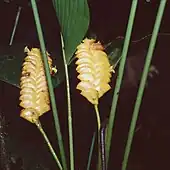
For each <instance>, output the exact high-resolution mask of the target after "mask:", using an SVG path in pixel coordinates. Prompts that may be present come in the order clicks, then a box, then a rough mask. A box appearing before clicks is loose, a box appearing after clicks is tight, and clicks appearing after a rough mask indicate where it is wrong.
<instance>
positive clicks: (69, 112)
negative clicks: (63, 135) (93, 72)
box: [60, 33, 74, 170]
mask: <svg viewBox="0 0 170 170" xmlns="http://www.w3.org/2000/svg"><path fill="white" fill-rule="evenodd" d="M60 35H61V45H62V52H63V61H64V67H65V75H66V85H67V106H68V127H69V145H70V146H69V148H70V169H71V170H74V152H73V150H74V148H73V127H72V114H71V97H70V85H69V75H68V68H67V62H66V56H65V51H64V40H63V36H62V34H61V33H60Z"/></svg>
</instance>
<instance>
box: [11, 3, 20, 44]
mask: <svg viewBox="0 0 170 170" xmlns="http://www.w3.org/2000/svg"><path fill="white" fill-rule="evenodd" d="M21 9H22V7H20V6H19V7H18V11H17V15H16V18H15V23H14V27H13V30H12V35H11V38H10V42H9V45H12V43H13V40H14V36H15V32H16V28H17V25H18V22H19V16H20V14H21Z"/></svg>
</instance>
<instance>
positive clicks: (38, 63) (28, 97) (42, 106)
mask: <svg viewBox="0 0 170 170" xmlns="http://www.w3.org/2000/svg"><path fill="white" fill-rule="evenodd" d="M25 52H26V53H27V56H26V58H25V61H24V63H23V67H22V75H21V80H20V87H21V91H20V95H21V96H20V98H19V99H20V100H21V102H20V106H21V107H23V108H24V109H23V110H22V111H21V114H20V116H21V117H23V118H24V119H26V120H28V121H29V122H31V123H35V121H36V120H37V119H38V118H39V116H41V115H43V114H44V113H45V112H47V111H49V110H50V99H49V91H48V86H47V81H46V77H45V71H44V65H43V61H42V57H41V52H40V50H39V49H38V48H32V49H31V51H30V50H29V49H28V48H27V47H25ZM47 56H48V63H49V67H50V73H52V71H53V68H52V59H51V58H50V57H49V54H48V53H47Z"/></svg>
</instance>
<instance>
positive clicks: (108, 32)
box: [0, 0, 170, 170]
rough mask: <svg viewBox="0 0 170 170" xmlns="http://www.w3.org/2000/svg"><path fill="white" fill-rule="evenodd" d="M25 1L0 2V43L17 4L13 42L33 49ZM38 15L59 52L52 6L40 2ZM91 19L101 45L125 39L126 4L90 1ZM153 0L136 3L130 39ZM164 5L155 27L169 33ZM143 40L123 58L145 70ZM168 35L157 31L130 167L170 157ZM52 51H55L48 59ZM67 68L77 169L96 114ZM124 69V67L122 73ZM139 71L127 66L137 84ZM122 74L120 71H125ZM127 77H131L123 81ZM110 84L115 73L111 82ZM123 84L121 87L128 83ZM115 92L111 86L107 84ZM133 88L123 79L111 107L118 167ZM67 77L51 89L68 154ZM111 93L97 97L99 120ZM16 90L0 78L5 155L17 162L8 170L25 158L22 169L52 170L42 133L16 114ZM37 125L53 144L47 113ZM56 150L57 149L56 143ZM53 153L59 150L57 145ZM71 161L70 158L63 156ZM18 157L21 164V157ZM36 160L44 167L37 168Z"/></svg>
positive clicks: (145, 29) (141, 168) (150, 20)
mask: <svg viewBox="0 0 170 170" xmlns="http://www.w3.org/2000/svg"><path fill="white" fill-rule="evenodd" d="M26 4H27V3H23V1H17V2H16V1H15V0H13V1H12V2H11V3H9V4H8V3H4V2H3V1H1V2H0V21H1V22H0V23H1V24H0V30H1V31H0V45H1V46H3V45H8V43H9V40H10V35H11V31H12V28H13V24H14V20H15V16H16V12H17V9H18V5H22V6H24V7H23V9H22V12H21V17H20V21H19V25H18V27H17V32H16V35H15V40H14V44H17V43H25V44H29V45H31V46H39V42H38V40H37V36H36V30H35V25H34V20H33V15H32V10H31V8H30V7H28V6H27V5H26ZM38 4H39V5H38V6H39V12H40V17H41V24H42V25H43V32H44V36H45V41H46V46H47V49H48V50H49V51H55V52H56V53H57V52H59V50H58V48H59V32H58V31H59V25H58V23H57V19H56V16H55V12H54V10H53V7H52V4H51V1H47V0H46V1H43V0H41V1H40V2H39V3H38ZM89 6H90V13H91V23H90V29H91V30H93V32H95V33H96V34H97V36H98V39H100V40H101V41H102V42H105V43H107V42H109V41H110V40H113V39H115V38H116V37H117V36H124V35H125V31H126V26H127V22H128V16H129V10H130V6H131V1H116V0H105V1H102V0H89ZM158 6H159V1H158V0H151V1H150V2H146V1H144V0H140V1H139V4H138V8H137V14H136V19H135V25H134V28H133V34H132V40H136V39H140V38H141V37H143V36H145V35H148V34H150V33H151V32H152V29H153V25H154V22H155V18H156V13H157V9H158ZM169 11H170V4H169V3H167V7H166V9H165V13H164V16H163V20H162V24H161V29H160V32H162V33H165V32H166V33H168V32H170V25H169V16H170V13H169ZM149 40H150V39H149V38H147V39H145V40H143V41H140V42H138V43H132V44H131V48H130V52H129V54H128V57H130V56H134V60H133V61H134V62H133V63H134V64H133V66H134V67H135V66H136V65H139V67H140V68H142V67H143V62H142V61H143V60H141V57H143V58H144V57H145V56H144V51H146V50H147V49H148V43H149ZM169 42H170V36H159V37H158V40H157V44H156V48H155V51H154V56H153V60H152V64H154V65H156V67H157V69H158V70H159V75H156V76H154V78H153V79H150V80H148V86H147V88H146V90H145V95H144V98H143V102H142V106H141V109H140V114H139V119H138V122H137V131H136V133H135V137H134V141H133V146H132V151H131V153H130V158H129V164H128V169H129V170H150V169H155V170H161V169H169V168H170V166H169V158H170V149H169V143H170V124H169V119H170V116H169V114H170V108H169V92H170V91H169V86H170V81H169V74H168V73H169V63H170V57H169V55H170V52H169V44H170V43H169ZM55 55H56V54H55V53H54V56H55ZM73 68H75V65H74V64H72V65H71V66H70V77H71V78H70V82H71V96H72V111H73V125H74V129H73V130H74V149H75V166H76V169H79V170H84V169H85V168H86V164H87V157H88V151H89V147H90V143H91V138H92V135H93V132H94V131H95V129H96V117H95V113H94V109H93V106H92V105H91V104H90V103H88V102H87V101H86V100H85V99H84V98H83V97H82V96H80V94H79V91H77V90H76V89H75V87H76V84H77V83H78V80H77V79H76V76H77V73H76V72H75V70H74V69H73ZM127 69H128V68H126V71H128V70H127ZM139 70H140V69H138V68H135V69H133V71H134V73H135V75H136V78H135V81H136V82H138V79H139V78H140V77H139V76H140V73H139ZM125 75H126V72H125ZM126 78H127V80H129V77H125V79H126ZM114 82H115V76H114V77H113V81H112V83H113V84H114ZM126 85H127V86H126ZM113 89H114V88H113ZM136 91H137V86H136V85H134V84H133V83H132V82H128V83H127V84H126V82H125V86H124V88H122V91H121V94H120V100H119V103H118V108H117V115H116V123H115V128H114V133H113V142H112V153H111V157H110V160H111V161H110V164H109V169H110V170H112V169H117V170H120V169H121V162H122V159H123V152H124V146H125V143H126V139H127V133H128V128H129V123H130V120H131V116H132V110H133V104H134V100H135V96H136ZM65 93H66V92H65V82H63V83H62V84H61V85H60V86H59V87H58V88H56V89H55V94H56V103H57V108H58V113H59V117H60V121H61V129H62V133H63V138H64V143H65V146H66V151H67V156H68V134H67V105H66V104H67V103H66V94H65ZM112 95H113V90H110V91H109V92H108V93H107V94H106V95H105V96H104V97H103V98H102V99H101V100H100V113H101V117H102V120H104V119H105V118H106V117H107V116H108V115H109V113H110V107H111V102H112ZM18 105H19V89H17V88H15V87H13V86H11V85H8V84H5V83H2V82H1V83H0V108H1V111H2V113H3V115H5V120H6V129H7V134H8V135H7V148H8V152H9V155H10V157H13V159H14V160H15V161H16V163H14V161H13V163H11V170H13V169H14V170H15V169H17V170H18V169H19V168H20V167H21V165H22V164H23V163H24V169H31V170H33V169H45V167H46V169H47V170H48V169H50V170H53V169H56V168H55V162H54V161H53V158H52V156H51V155H50V153H49V151H48V148H47V146H46V144H45V143H44V140H43V138H42V137H41V135H40V133H39V132H38V130H37V129H36V127H34V126H33V125H32V124H30V123H28V122H26V121H25V120H23V119H21V118H20V117H19V113H20V108H19V106H18ZM41 121H42V124H43V126H44V129H45V131H47V132H48V136H49V138H50V139H51V140H52V143H53V144H54V146H55V147H57V146H56V137H55V131H54V123H53V120H52V113H51V112H49V113H47V114H45V115H44V116H42V118H41ZM56 149H57V148H56ZM57 150H58V149H57ZM68 160H69V158H68ZM22 161H23V162H22ZM95 161H96V154H94V156H93V161H92V167H91V169H95ZM37 164H39V165H42V166H43V167H39V168H38V167H37Z"/></svg>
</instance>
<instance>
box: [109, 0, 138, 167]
mask: <svg viewBox="0 0 170 170" xmlns="http://www.w3.org/2000/svg"><path fill="white" fill-rule="evenodd" d="M137 3H138V0H133V1H132V6H131V11H130V16H129V21H128V26H127V30H126V36H125V42H124V46H123V51H122V57H121V61H120V66H119V70H118V77H117V80H116V85H115V90H114V94H113V100H112V108H111V113H110V117H109V123H108V131H107V133H108V134H107V139H106V161H107V164H106V166H107V167H108V161H109V154H110V146H111V139H112V133H113V125H114V120H115V114H116V107H117V102H118V97H119V91H120V86H121V82H122V78H123V72H124V66H125V62H126V56H127V52H128V47H129V42H130V37H131V33H132V28H133V23H134V18H135V13H136V8H137Z"/></svg>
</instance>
